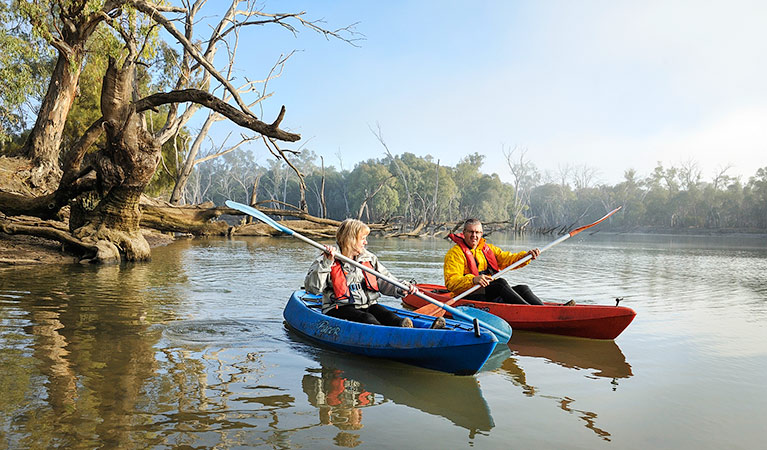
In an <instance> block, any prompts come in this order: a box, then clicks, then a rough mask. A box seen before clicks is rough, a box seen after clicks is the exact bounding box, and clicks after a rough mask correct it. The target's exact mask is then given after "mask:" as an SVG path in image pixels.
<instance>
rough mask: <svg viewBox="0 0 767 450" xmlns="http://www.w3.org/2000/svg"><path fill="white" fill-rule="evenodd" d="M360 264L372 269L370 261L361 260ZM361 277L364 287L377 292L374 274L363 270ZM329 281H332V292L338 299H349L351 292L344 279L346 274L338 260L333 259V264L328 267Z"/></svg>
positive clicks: (376, 281) (376, 280)
mask: <svg viewBox="0 0 767 450" xmlns="http://www.w3.org/2000/svg"><path fill="white" fill-rule="evenodd" d="M360 264H362V265H364V266H368V267H370V268H371V269H374V268H373V265H372V264H370V261H363V262H361V263H360ZM362 279H363V280H364V282H365V286H364V288H365V289H368V290H371V291H375V292H378V279H377V278H376V277H375V276H374V275H372V274H370V273H368V272H365V271H364V270H363V271H362ZM330 281H332V282H333V293H334V294H335V295H336V298H337V299H338V300H350V299H351V298H352V295H351V294H352V293H351V292H350V291H349V283H348V282H347V281H346V274H345V273H344V269H343V267H341V263H340V262H339V261H338V260H336V261H334V262H333V266H331V268H330Z"/></svg>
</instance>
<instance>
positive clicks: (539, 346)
mask: <svg viewBox="0 0 767 450" xmlns="http://www.w3.org/2000/svg"><path fill="white" fill-rule="evenodd" d="M509 348H510V349H511V351H512V352H513V353H514V355H518V356H532V357H535V358H543V359H545V360H547V361H549V362H552V363H554V364H557V365H560V366H562V367H566V368H569V369H585V370H589V371H590V372H591V375H593V376H595V377H603V378H612V379H613V380H614V381H615V384H614V385H613V390H615V388H616V387H617V380H618V379H620V378H629V377H631V376H632V375H633V374H632V373H631V365H630V364H629V363H628V362H626V356H624V355H623V352H622V351H621V349H620V348H619V347H618V344H616V343H615V341H610V340H597V339H577V338H571V337H564V336H556V335H552V334H542V333H532V332H524V331H515V332H514V335H513V336H512V337H511V340H510V341H509Z"/></svg>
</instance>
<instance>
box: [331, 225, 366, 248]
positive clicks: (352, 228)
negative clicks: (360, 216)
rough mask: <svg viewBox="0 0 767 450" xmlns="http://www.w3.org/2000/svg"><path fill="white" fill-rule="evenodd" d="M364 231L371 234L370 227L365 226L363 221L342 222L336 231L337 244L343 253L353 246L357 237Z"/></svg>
mask: <svg viewBox="0 0 767 450" xmlns="http://www.w3.org/2000/svg"><path fill="white" fill-rule="evenodd" d="M362 231H367V232H368V233H370V227H368V226H367V225H365V224H364V223H363V222H362V221H360V220H357V219H346V220H344V221H343V222H341V225H339V226H338V230H336V242H337V243H338V248H339V249H341V252H343V251H344V250H346V249H347V248H348V247H350V246H351V244H352V242H353V241H354V240H355V239H357V236H359V234H360V233H361V232H362Z"/></svg>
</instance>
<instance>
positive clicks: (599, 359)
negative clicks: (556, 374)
mask: <svg viewBox="0 0 767 450" xmlns="http://www.w3.org/2000/svg"><path fill="white" fill-rule="evenodd" d="M509 348H510V350H511V354H512V355H513V356H511V357H509V358H507V359H505V360H504V361H503V362H502V363H501V366H500V368H499V369H498V372H500V373H503V374H504V375H506V376H507V377H509V379H510V380H511V381H512V383H514V384H515V385H517V386H519V387H521V388H522V391H523V393H524V394H525V395H526V396H528V397H535V396H538V397H541V398H546V399H550V400H552V401H553V402H554V403H555V404H556V405H557V407H558V408H559V409H561V410H562V411H565V412H567V413H568V414H572V415H575V416H577V417H578V418H579V419H581V420H583V422H584V426H585V427H586V428H587V429H589V430H591V431H592V432H594V433H595V434H596V435H597V436H599V437H600V438H601V439H602V440H605V441H611V439H612V438H611V434H610V432H608V431H607V430H605V429H603V428H600V427H599V426H597V419H598V417H599V416H598V414H597V413H596V412H593V411H587V410H582V409H576V408H574V407H573V404H574V403H575V401H576V400H575V399H574V398H572V397H570V396H556V395H548V394H544V393H542V392H541V389H540V388H538V387H536V386H535V385H533V384H532V383H531V382H530V381H528V380H527V374H526V373H525V371H524V369H523V368H522V365H521V364H520V357H532V358H537V359H542V360H543V361H545V362H547V363H553V364H556V365H559V366H561V367H564V368H567V369H574V370H588V371H589V372H590V375H589V376H588V377H589V378H610V379H611V382H610V384H611V385H612V390H613V391H615V390H617V388H618V380H619V379H625V378H630V377H632V376H633V373H632V371H631V365H630V364H629V363H628V362H627V361H626V357H625V356H624V354H623V352H622V351H621V349H620V348H619V347H618V345H617V344H616V343H615V342H614V341H611V340H596V339H579V338H572V337H564V336H557V335H549V334H542V333H533V332H524V331H518V332H515V333H514V334H513V336H512V337H511V340H510V341H509Z"/></svg>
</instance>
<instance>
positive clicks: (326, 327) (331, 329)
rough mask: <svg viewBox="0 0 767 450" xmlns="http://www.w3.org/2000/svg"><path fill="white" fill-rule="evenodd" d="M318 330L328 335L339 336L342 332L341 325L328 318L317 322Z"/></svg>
mask: <svg viewBox="0 0 767 450" xmlns="http://www.w3.org/2000/svg"><path fill="white" fill-rule="evenodd" d="M317 332H318V333H319V334H324V335H327V336H335V337H338V335H339V333H341V327H339V326H333V325H331V324H330V322H328V321H327V320H323V321H322V322H320V323H318V324H317Z"/></svg>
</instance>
